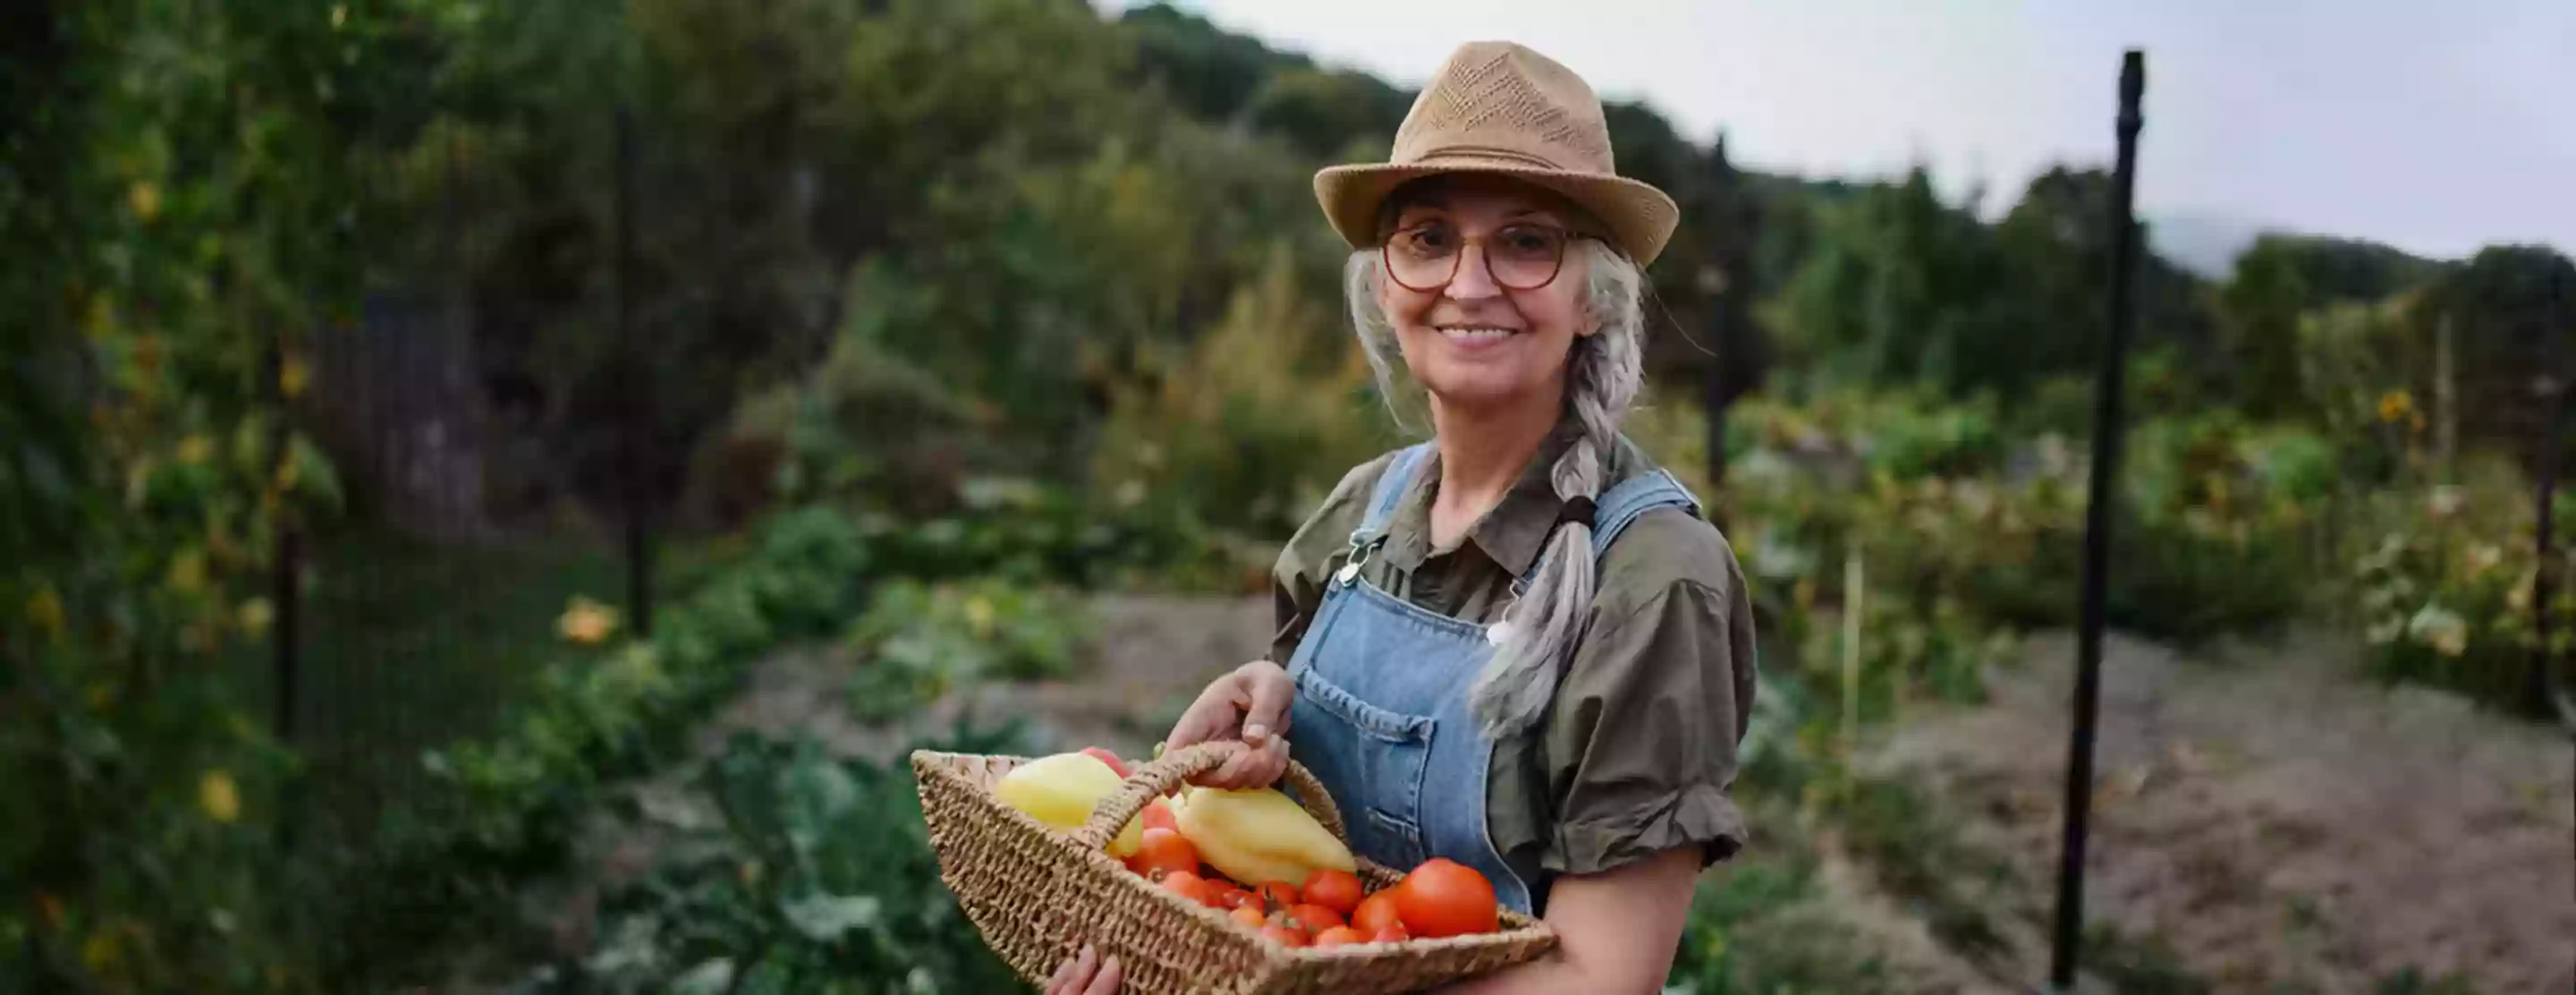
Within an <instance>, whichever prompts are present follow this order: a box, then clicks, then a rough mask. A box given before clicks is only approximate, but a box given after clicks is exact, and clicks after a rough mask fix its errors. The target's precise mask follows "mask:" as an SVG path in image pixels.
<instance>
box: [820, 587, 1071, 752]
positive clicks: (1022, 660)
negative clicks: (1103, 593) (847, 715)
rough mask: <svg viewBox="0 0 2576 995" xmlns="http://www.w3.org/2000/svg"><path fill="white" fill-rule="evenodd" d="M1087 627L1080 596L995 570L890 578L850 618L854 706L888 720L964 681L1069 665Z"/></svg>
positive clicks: (1039, 674)
mask: <svg viewBox="0 0 2576 995" xmlns="http://www.w3.org/2000/svg"><path fill="white" fill-rule="evenodd" d="M1089 636H1090V617H1089V616H1088V615H1086V614H1084V611H1083V604H1082V602H1081V601H1080V600H1079V599H1078V598H1077V597H1076V596H1074V595H1072V594H1070V593H1068V592H1066V591H1063V590H1060V589H1055V588H1033V587H1026V586H1022V585H1019V584H1015V583H1011V582H1007V581H999V580H993V579H981V580H973V581H962V582H952V583H938V584H932V583H923V582H920V581H913V580H900V581H892V582H889V583H888V584H886V585H885V586H884V587H883V588H881V589H880V590H879V591H878V592H877V595H876V599H875V601H874V603H873V604H871V605H870V606H869V608H868V612H867V614H865V615H863V616H860V618H859V620H858V621H857V622H856V623H855V624H853V625H852V626H851V629H850V643H851V645H852V648H853V649H855V650H856V651H857V653H858V655H859V657H860V660H861V664H862V665H861V667H860V669H859V672H858V673H857V675H856V676H854V677H853V678H852V679H851V689H850V701H851V706H852V708H853V709H854V710H855V711H856V712H857V713H858V714H859V715H860V716H861V717H863V718H866V719H869V720H872V721H882V720H885V719H889V718H893V717H895V716H898V715H901V714H903V713H905V712H908V711H911V710H912V709H914V708H917V707H919V706H921V705H923V704H926V703H928V702H929V701H931V700H932V699H935V698H937V697H939V695H940V694H942V693H944V692H945V691H947V690H948V688H950V687H952V686H955V685H957V684H961V683H972V682H976V681H984V680H1035V679H1039V678H1047V677H1063V676H1067V675H1069V674H1071V673H1072V672H1073V669H1074V664H1075V653H1076V652H1077V651H1078V650H1079V648H1080V647H1081V646H1082V645H1083V644H1084V642H1085V641H1086V640H1087V639H1088V638H1089Z"/></svg>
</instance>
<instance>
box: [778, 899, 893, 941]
mask: <svg viewBox="0 0 2576 995" xmlns="http://www.w3.org/2000/svg"><path fill="white" fill-rule="evenodd" d="M779 911H780V912H781V913H783V914H785V915H786V917H787V922H788V924H789V925H792V926H794V927H796V931H797V932H799V933H802V934H804V935H805V938H806V939H809V940H813V941H815V942H817V943H838V942H840V939H841V934H843V933H847V932H849V931H851V930H853V929H874V928H876V925H877V923H878V922H880V921H882V920H883V918H884V912H885V909H884V903H882V902H880V901H878V900H877V897H876V896H874V895H849V896H844V897H834V896H831V895H809V896H807V897H805V898H801V899H798V900H796V901H792V902H782V903H780V906H779Z"/></svg>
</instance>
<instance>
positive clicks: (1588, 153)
mask: <svg viewBox="0 0 2576 995" xmlns="http://www.w3.org/2000/svg"><path fill="white" fill-rule="evenodd" d="M1441 173H1486V174H1494V175H1500V176H1507V177H1511V178H1513V179H1517V180H1521V181H1523V182H1526V183H1530V184H1532V185H1535V186H1538V187H1542V188H1545V189H1547V190H1551V191H1554V192H1555V193H1557V194H1559V195H1561V196H1563V197H1565V198H1566V199H1567V200H1570V201H1573V202H1574V203H1575V205H1576V206H1578V207H1581V208H1582V209H1583V210H1585V211H1587V212H1590V213H1591V215H1592V216H1593V218H1595V219H1597V220H1599V221H1600V222H1601V223H1602V224H1603V225H1605V226H1607V227H1608V228H1609V229H1610V230H1609V232H1608V233H1607V234H1608V235H1609V236H1610V240H1611V242H1612V243H1613V244H1615V245H1617V246H1618V247H1619V249H1620V250H1621V251H1623V252H1625V253H1627V254H1628V256H1629V257H1630V258H1632V259H1635V260H1636V261H1637V264H1638V265H1640V266H1643V265H1645V264H1647V263H1651V262H1653V261H1654V260H1655V257H1656V256H1657V255H1659V254H1661V253H1662V252H1663V250H1664V243H1665V241H1666V240H1668V239H1670V238H1671V237H1672V234H1673V228H1674V226H1675V225H1677V224H1679V223H1680V220H1681V210H1680V209H1679V208H1678V207H1676V206H1674V204H1673V199H1672V198H1671V197H1669V196H1666V195H1665V193H1664V192H1663V191H1661V190H1657V189H1655V188H1654V187H1652V186H1649V185H1647V184H1644V183H1640V182H1638V181H1636V180H1632V179H1629V178H1627V177H1624V176H1620V175H1619V174H1618V168H1617V165H1616V164H1615V163H1614V162H1613V161H1612V158H1611V154H1610V126H1609V124H1608V123H1607V122H1606V121H1605V120H1604V119H1603V118H1602V114H1601V100H1600V98H1599V97H1597V96H1595V95H1594V94H1593V92H1592V87H1591V86H1590V85H1589V84H1587V83H1585V82H1584V81H1583V78H1582V77H1580V76H1576V75H1575V74H1574V72H1573V70H1570V69H1567V68H1565V67H1564V66H1563V65H1560V64H1558V63H1557V62H1556V60H1553V59H1550V58H1548V57H1547V56H1544V55H1540V54H1539V53H1537V52H1534V51H1531V50H1530V49H1529V48H1528V47H1526V46H1523V45H1519V44H1515V43H1512V42H1499V41H1479V42H1469V43H1467V44H1465V45H1461V46H1459V48H1458V50H1457V51H1455V52H1452V53H1450V55H1449V59H1448V61H1446V62H1443V63H1441V64H1440V71H1439V73H1438V74H1436V75H1434V76H1433V77H1432V80H1431V82H1430V84H1429V85H1426V86H1424V87H1423V88H1422V93H1421V95H1420V96H1417V97H1415V98H1414V101H1413V109H1412V110H1410V111H1408V112H1406V113H1405V116H1404V124H1403V125H1402V126H1401V127H1398V128H1397V129H1396V131H1395V148H1394V150H1393V152H1392V154H1391V155H1389V156H1388V160H1387V161H1386V162H1382V163H1363V164H1354V165H1345V166H1331V167H1327V168H1325V169H1324V170H1322V171H1320V172H1318V173H1316V174H1315V199H1316V200H1317V201H1318V202H1320V203H1321V204H1322V205H1323V208H1324V216H1325V217H1327V218H1329V219H1331V221H1332V224H1333V229H1334V230H1335V231H1337V232H1340V233H1341V236H1342V238H1343V240H1344V241H1347V242H1349V243H1350V245H1351V247H1352V248H1355V249H1364V248H1369V247H1372V246H1375V245H1377V244H1378V233H1377V225H1378V211H1379V209H1380V207H1381V205H1383V204H1385V203H1386V198H1387V195H1388V194H1389V193H1392V192H1394V190H1395V188H1396V187H1398V186H1401V185H1403V184H1404V183H1405V182H1406V181H1408V180H1414V179H1418V178H1421V177H1425V176H1432V175H1437V174H1441Z"/></svg>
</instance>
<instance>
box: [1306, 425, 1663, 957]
mask: <svg viewBox="0 0 2576 995" xmlns="http://www.w3.org/2000/svg"><path fill="white" fill-rule="evenodd" d="M1429 452H1430V444H1429V443H1422V444H1419V445H1415V446H1413V447H1410V448H1408V449H1405V450H1403V451H1402V452H1400V453H1398V454H1397V456H1396V458H1395V459H1394V461H1393V462H1392V465H1390V466H1389V467H1388V468H1387V471H1386V476H1385V477H1384V478H1383V479H1381V480H1380V481H1379V482H1378V485H1377V490H1376V493H1375V495H1374V496H1373V498H1372V499H1371V502H1370V504H1369V508H1368V514H1367V516H1366V518H1365V520H1363V521H1362V522H1361V524H1360V527H1359V529H1358V530H1357V531H1355V532H1353V533H1352V534H1351V553H1350V560H1349V562H1348V563H1347V564H1346V565H1344V566H1343V567H1341V568H1340V569H1338V570H1336V571H1335V572H1334V574H1333V577H1332V579H1331V580H1330V581H1329V582H1328V583H1327V584H1326V585H1325V589H1324V601H1323V606H1322V608H1321V610H1320V611H1319V612H1318V613H1317V614H1316V617H1315V621H1314V623H1313V625H1312V626H1310V627H1309V629H1308V631H1307V633H1306V636H1305V638H1304V639H1303V640H1301V641H1299V643H1298V645H1297V651H1296V653H1295V654H1294V655H1292V656H1291V657H1290V658H1289V661H1288V675H1289V678H1290V679H1291V680H1293V681H1295V682H1296V687H1297V697H1296V702H1295V704H1294V705H1293V706H1292V710H1291V711H1290V713H1289V721H1288V742H1289V744H1290V745H1289V748H1290V751H1291V754H1292V755H1293V756H1294V757H1295V758H1296V760H1297V762H1298V763H1300V764H1303V765H1305V766H1306V768H1307V769H1308V770H1310V771H1313V772H1314V774H1315V777H1316V779H1317V780H1318V781H1321V782H1322V783H1323V785H1324V789H1325V790H1327V791H1329V792H1331V793H1332V796H1333V801H1334V803H1335V805H1336V807H1338V809H1339V810H1340V811H1341V813H1342V822H1343V824H1344V826H1345V828H1346V829H1347V830H1348V831H1349V833H1350V839H1351V845H1352V849H1354V850H1356V851H1358V852H1359V853H1361V854H1362V855H1364V856H1367V857H1368V858H1369V859H1371V860H1374V861H1376V862H1378V863H1379V864H1382V865H1385V866H1386V867H1388V868H1390V869H1392V870H1394V871H1396V872H1397V873H1403V872H1405V871H1408V870H1411V869H1412V868H1413V867H1415V866H1416V865H1418V864H1420V863H1422V862H1423V861H1424V860H1427V859H1430V858H1432V857H1446V858H1449V859H1450V860H1454V861H1457V862H1458V863H1461V864H1465V865H1467V866H1469V867H1472V868H1475V869H1476V870H1477V871H1478V872H1480V873H1482V874H1484V876H1485V877H1486V879H1487V880H1490V881H1492V882H1493V884H1494V893H1495V897H1496V898H1497V899H1498V900H1499V901H1500V902H1501V904H1502V905H1504V906H1505V907H1507V908H1510V909H1513V910H1515V911H1518V912H1521V913H1524V914H1529V915H1537V914H1539V912H1538V911H1537V910H1536V909H1534V908H1533V905H1534V901H1533V899H1534V898H1537V897H1542V896H1534V895H1533V894H1532V889H1533V885H1534V884H1535V883H1538V882H1539V881H1540V880H1541V869H1540V868H1539V867H1538V866H1537V865H1536V863H1535V861H1534V860H1531V859H1527V858H1524V859H1520V860H1514V861H1507V860H1506V859H1505V858H1504V857H1503V856H1502V854H1500V853H1498V852H1496V851H1495V849H1494V843H1493V839H1492V837H1491V835H1490V834H1489V833H1488V832H1487V830H1486V825H1485V815H1486V812H1485V775H1486V765H1487V764H1488V762H1489V761H1490V760H1491V759H1492V756H1493V743H1492V742H1490V741H1488V740H1487V739H1486V738H1485V736H1484V734H1483V731H1482V730H1481V729H1480V728H1478V724H1477V722H1476V719H1475V716H1474V714H1473V713H1472V712H1471V711H1470V710H1469V706H1468V692H1469V690H1470V689H1471V688H1473V687H1474V686H1475V681H1476V676H1477V675H1478V674H1479V673H1480V672H1482V671H1483V670H1484V667H1485V662H1486V661H1487V660H1489V659H1491V658H1492V657H1493V654H1494V646H1495V644H1494V642H1493V641H1492V640H1490V639H1489V638H1488V635H1487V630H1486V628H1485V627H1484V626H1482V625H1478V624H1476V623H1473V622H1467V621H1462V620H1459V619H1454V618H1450V617H1448V616H1445V615H1441V614H1438V613H1436V612H1432V611H1429V610H1427V609H1424V608H1421V607H1418V606H1415V605H1413V604H1412V603H1410V602H1407V601H1405V600H1403V599H1401V598H1397V597H1395V596H1394V595H1391V594H1388V593H1387V592H1386V591H1385V590H1384V589H1382V588H1379V587H1378V586H1377V585H1374V584H1371V583H1369V582H1368V581H1367V580H1366V579H1364V578H1361V577H1360V576H1359V569H1358V567H1359V565H1360V564H1361V563H1364V562H1366V560H1367V558H1368V555H1369V554H1370V553H1371V552H1373V551H1375V550H1376V549H1377V548H1378V547H1379V546H1381V545H1383V544H1384V543H1385V542H1386V538H1387V537H1386V532H1385V529H1386V524H1387V521H1388V519H1389V518H1391V517H1392V516H1393V514H1394V511H1395V506H1396V504H1397V503H1398V502H1399V501H1401V500H1402V498H1403V495H1404V490H1405V485H1406V483H1407V482H1409V481H1410V480H1411V479H1412V477H1413V474H1414V473H1415V471H1416V470H1417V469H1418V468H1419V467H1420V466H1421V465H1422V461H1423V457H1424V456H1426V455H1428V454H1429ZM1663 507H1683V508H1687V509H1690V511H1691V512H1692V513H1693V514H1698V513H1699V502H1698V501H1697V500H1696V499H1694V498H1693V497H1692V496H1691V494H1690V492H1689V491H1688V490H1685V489H1683V487H1682V486H1681V484H1680V483H1679V482H1678V481H1676V480H1674V479H1673V478H1672V476H1671V475H1670V474H1668V473H1664V472H1661V471H1658V472H1655V473H1649V474H1641V475H1639V476H1637V477H1634V478H1631V479H1629V480H1627V481H1624V482H1622V483H1620V484H1619V485H1617V486H1615V487H1612V488H1611V489H1610V492H1609V493H1607V494H1604V495H1602V496H1601V497H1600V498H1599V500H1597V501H1596V502H1595V512H1594V515H1593V524H1592V529H1593V532H1592V553H1593V556H1594V558H1595V559H1596V560H1597V559H1598V558H1599V557H1600V555H1601V553H1602V552H1603V551H1605V550H1607V549H1609V547H1610V543H1611V541H1612V540H1615V539H1617V538H1618V537H1619V533H1620V532H1621V531H1622V530H1624V529H1626V528H1627V527H1628V525H1629V524H1630V523H1632V522H1634V521H1636V520H1637V517H1638V516H1639V515H1642V514H1645V513H1646V512H1648V511H1651V510H1653V509H1656V508H1663ZM1545 559H1546V558H1545V557H1544V556H1542V557H1540V563H1541V564H1543V563H1544V562H1545ZM1537 569H1538V564H1533V565H1532V567H1531V575H1534V574H1536V572H1537ZM1531 579H1532V577H1531V576H1530V575H1524V576H1522V577H1520V578H1519V579H1518V580H1517V581H1515V582H1514V583H1513V585H1512V594H1513V596H1515V597H1517V596H1519V595H1520V593H1521V592H1523V591H1524V590H1526V589H1527V588H1528V585H1529V583H1530V581H1531Z"/></svg>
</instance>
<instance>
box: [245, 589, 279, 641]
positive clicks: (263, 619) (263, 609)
mask: <svg viewBox="0 0 2576 995" xmlns="http://www.w3.org/2000/svg"><path fill="white" fill-rule="evenodd" d="M239 618H240V620H241V627H242V631H243V632H245V633H248V634H250V635H251V636H254V637H256V636H258V635H259V634H260V633H263V632H267V631H268V625H269V623H270V622H273V621H275V620H276V619H277V609H275V608H273V607H270V606H269V603H268V599H267V598H252V599H250V600H248V601H244V602H242V605H241V609H240V612H239Z"/></svg>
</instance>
